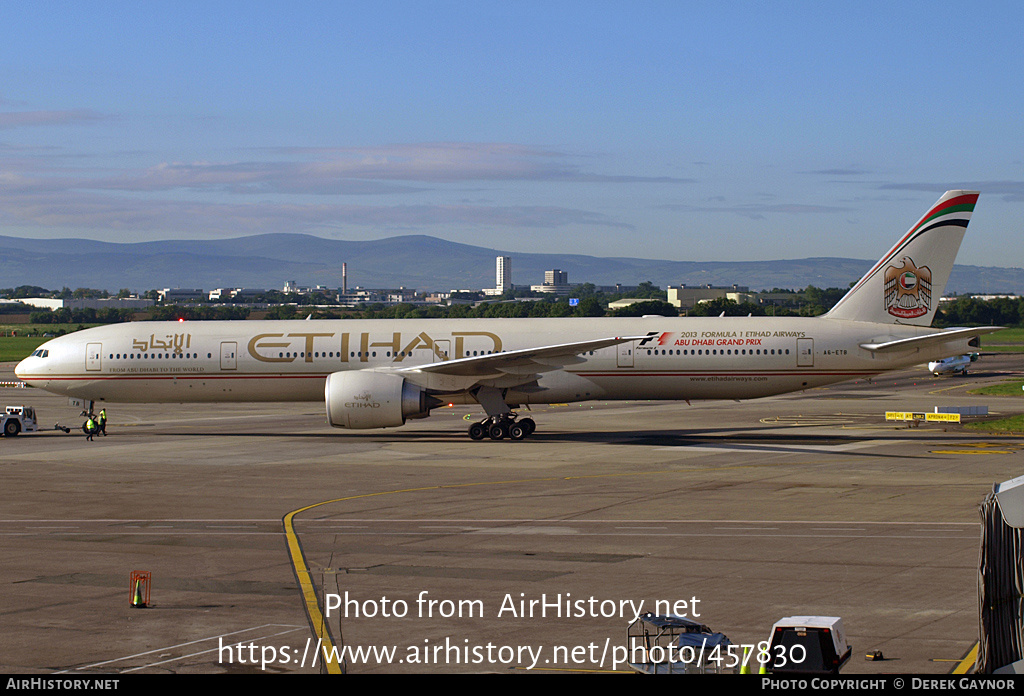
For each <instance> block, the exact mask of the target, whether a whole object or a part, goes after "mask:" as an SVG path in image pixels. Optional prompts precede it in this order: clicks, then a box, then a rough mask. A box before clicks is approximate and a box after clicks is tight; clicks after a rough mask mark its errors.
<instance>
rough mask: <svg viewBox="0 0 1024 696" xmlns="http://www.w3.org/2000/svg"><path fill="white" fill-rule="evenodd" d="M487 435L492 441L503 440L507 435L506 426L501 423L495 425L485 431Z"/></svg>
mask: <svg viewBox="0 0 1024 696" xmlns="http://www.w3.org/2000/svg"><path fill="white" fill-rule="evenodd" d="M487 434H488V435H489V436H490V438H491V439H492V440H504V439H505V436H506V435H508V426H507V425H505V424H504V423H502V422H498V423H495V424H493V425H492V426H491V427H489V428H488V429H487Z"/></svg>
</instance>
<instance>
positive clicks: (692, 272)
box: [0, 234, 1024, 293]
mask: <svg viewBox="0 0 1024 696" xmlns="http://www.w3.org/2000/svg"><path fill="white" fill-rule="evenodd" d="M499 255H500V256H511V257H512V281H513V282H514V283H515V284H516V285H537V284H540V283H541V282H543V279H544V271H546V270H550V269H552V268H560V269H562V270H563V271H567V272H568V274H569V282H571V283H582V282H590V283H594V284H595V285H614V284H616V283H621V284H622V285H636V284H638V283H641V282H643V281H646V280H649V281H651V282H653V283H654V284H655V285H659V286H661V287H666V286H668V285H680V284H686V285H701V284H712V285H732V284H737V285H745V286H748V287H749V288H751V289H752V290H760V289H763V288H768V289H770V288H775V287H778V288H791V289H794V290H795V289H799V288H803V287H806V286H807V285H816V286H818V287H846V286H848V285H849V284H850V283H851V282H854V281H856V280H857V279H859V278H860V277H861V275H863V274H864V273H865V272H866V271H867V270H868V269H869V268H870V267H871V264H872V263H873V261H864V260H860V259H838V258H812V259H797V260H777V261H716V262H695V261H664V260H652V259H635V258H601V257H596V256H585V255H582V254H524V253H512V252H506V251H501V250H498V249H487V248H483V247H476V246H471V245H468V244H458V243H455V242H447V241H444V240H442V239H437V238H436V237H428V236H425V235H410V236H403V237H390V238H387V239H380V240H376V241H367V242H346V241H337V240H331V239H323V238H321V237H314V236H310V235H302V234H264V235H256V236H252V237H239V238H235V239H222V240H214V241H198V240H182V241H170V240H169V241H160V242H139V243H135V244H115V243H110V242H96V241H91V240H83V239H57V240H52V239H51V240H38V239H20V238H17V237H3V236H0V287H15V286H18V285H39V286H42V287H45V288H51V289H59V288H62V287H64V286H67V287H70V288H79V287H89V288H98V289H105V290H110V291H111V292H115V291H117V290H119V289H120V288H130V289H132V290H149V289H152V288H164V287H180V288H203V289H204V290H212V289H214V288H219V287H247V288H281V287H283V286H284V283H285V281H286V280H294V281H296V282H297V283H298V284H299V285H326V286H328V287H339V286H340V285H341V264H342V262H347V263H348V282H349V287H350V288H351V287H355V286H356V285H359V286H362V287H368V288H381V287H399V286H405V287H407V288H416V289H418V290H451V289H471V290H472V289H480V288H484V287H492V286H493V285H494V257H495V256H499ZM947 292H986V293H1010V292H1024V269H1020V268H995V267H982V266H956V267H955V268H954V269H953V275H952V277H951V278H950V284H949V287H948V288H947Z"/></svg>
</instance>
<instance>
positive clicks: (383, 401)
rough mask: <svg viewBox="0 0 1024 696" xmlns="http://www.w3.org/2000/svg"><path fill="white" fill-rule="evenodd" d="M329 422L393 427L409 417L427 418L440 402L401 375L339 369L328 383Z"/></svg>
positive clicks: (332, 423)
mask: <svg viewBox="0 0 1024 696" xmlns="http://www.w3.org/2000/svg"><path fill="white" fill-rule="evenodd" d="M324 400H325V401H326V402H327V422H328V423H330V424H331V425H332V426H334V427H335V428H351V429H353V430H356V429H364V428H393V427H396V426H399V425H402V424H403V423H405V420H406V419H407V418H426V417H427V416H428V415H430V409H432V408H434V407H436V406H440V405H441V404H442V401H441V400H439V399H436V398H434V397H432V396H430V395H429V394H427V392H426V391H424V389H423V388H422V387H419V386H417V385H415V384H412V383H410V382H409V381H408V380H406V379H405V377H402V376H401V375H395V374H388V373H386V372H371V371H369V370H352V371H346V372H335V373H333V374H331V375H329V376H328V377H327V384H326V386H325V387H324Z"/></svg>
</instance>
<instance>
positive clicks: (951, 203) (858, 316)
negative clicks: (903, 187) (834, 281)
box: [825, 191, 978, 326]
mask: <svg viewBox="0 0 1024 696" xmlns="http://www.w3.org/2000/svg"><path fill="white" fill-rule="evenodd" d="M977 201H978V192H977V191H946V193H944V194H943V195H942V197H941V198H940V199H939V200H938V202H937V203H936V204H935V205H933V206H932V207H931V209H930V210H929V211H928V212H927V213H926V214H925V215H924V217H922V218H921V219H920V220H918V222H917V224H915V225H914V226H913V227H911V228H910V231H909V232H907V233H906V234H905V235H904V236H903V237H902V238H901V239H900V240H899V241H898V242H896V245H895V246H893V248H892V249H890V250H889V253H887V254H886V255H885V256H883V257H882V260H881V261H879V262H878V263H876V264H875V265H874V267H872V269H871V270H870V271H868V272H867V274H866V275H865V276H864V277H863V278H861V279H860V281H859V282H858V283H857V284H856V285H854V286H853V287H852V288H851V289H850V291H849V292H848V293H846V295H844V296H843V299H841V300H839V302H838V303H836V306H835V307H833V308H832V310H831V311H829V312H828V313H827V314H825V316H826V317H828V318H830V319H846V320H850V321H870V322H875V323H880V324H910V325H913V326H930V325H931V323H932V319H934V318H935V310H936V308H937V307H938V304H939V298H940V297H941V296H942V293H943V291H944V290H945V289H946V282H947V281H948V280H949V274H950V272H952V270H953V262H954V261H955V260H956V253H957V251H958V250H959V249H960V242H961V241H962V240H963V238H964V232H966V231H967V223H968V222H969V221H970V219H971V213H973V212H974V205H975V203H977Z"/></svg>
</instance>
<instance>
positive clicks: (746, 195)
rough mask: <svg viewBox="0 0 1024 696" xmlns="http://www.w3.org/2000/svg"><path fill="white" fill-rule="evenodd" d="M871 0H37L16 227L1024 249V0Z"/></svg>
mask: <svg viewBox="0 0 1024 696" xmlns="http://www.w3.org/2000/svg"><path fill="white" fill-rule="evenodd" d="M848 5H849V6H845V5H842V4H840V5H837V4H835V3H821V2H793V3H786V2H765V3H756V2H736V3H732V2H682V1H681V0H676V1H673V2H654V1H644V0H637V1H633V2H600V1H596V0H594V1H590V2H558V1H557V0H548V1H547V2H529V1H527V0H514V1H513V2H503V3H497V2H481V1H480V0H476V1H475V2H432V1H430V0H417V1H415V2H379V3H368V2H338V1H335V2H322V3H320V2H288V3H284V2H279V3H268V2H216V1H211V2H204V3H198V2H181V1H180V0H179V1H178V2H170V3H162V2H144V3H138V2H125V3H114V2H91V3H70V2H69V3H58V2H39V3H13V4H10V5H7V6H5V8H4V29H5V31H4V35H5V38H4V41H3V42H2V43H0V234H5V235H13V236H25V237H41V238H66V237H82V238H87V239H98V240H106V241H144V240H154V239H180V238H223V237H237V236H244V235H248V234H258V233H264V232H304V233H310V234H316V235H319V236H324V237H330V238H337V239H373V238H381V237H389V236H395V235H403V234H429V235H433V236H437V237H441V238H444V239H449V240H452V241H459V242H465V243H470V244H476V245H479V246H487V247H493V248H497V249H502V250H507V251H512V252H516V251H537V252H577V253H589V254H594V255H600V256H640V257H649V258H668V259H675V260H729V259H736V260H753V259H770V258H804V257H812V256H843V257H853V258H863V259H876V258H878V257H880V256H881V255H882V254H883V253H884V252H885V251H886V250H887V249H888V247H889V246H890V245H891V243H892V242H893V241H895V239H896V237H897V236H898V235H899V234H901V233H902V232H904V231H905V230H906V229H908V228H909V227H910V226H911V225H912V224H913V223H914V222H915V221H916V220H917V218H918V217H920V216H921V215H922V214H923V213H924V212H925V211H926V210H927V208H928V207H929V206H930V205H931V204H932V203H933V202H934V201H935V200H936V199H937V198H938V197H939V196H940V195H941V194H942V193H943V191H945V190H946V189H948V188H976V189H979V190H981V192H982V197H981V199H980V201H979V203H978V207H977V209H976V211H975V216H974V220H973V222H972V224H971V228H970V230H969V231H968V237H967V242H966V243H965V246H964V248H963V249H962V250H961V253H960V256H959V259H958V260H959V261H960V262H961V263H970V264H977V265H998V266H1024V245H1021V244H1019V241H1018V240H1019V239H1020V237H1021V231H1022V227H1024V224H1022V222H1021V220H1022V217H1024V171H1022V167H1024V147H1022V145H1024V128H1022V127H1021V126H1022V120H1024V119H1022V116H1024V87H1022V83H1021V76H1022V75H1024V52H1022V51H1021V50H1020V48H1019V42H1020V37H1021V36H1024V21H1022V20H1024V5H1021V4H1020V3H1011V2H992V3H986V2H976V3H969V4H963V3H952V2H935V3H923V2H904V3H881V2H879V3H874V2H860V3H848ZM514 280H515V281H516V282H517V283H519V282H530V280H531V279H518V278H516V279H514Z"/></svg>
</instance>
